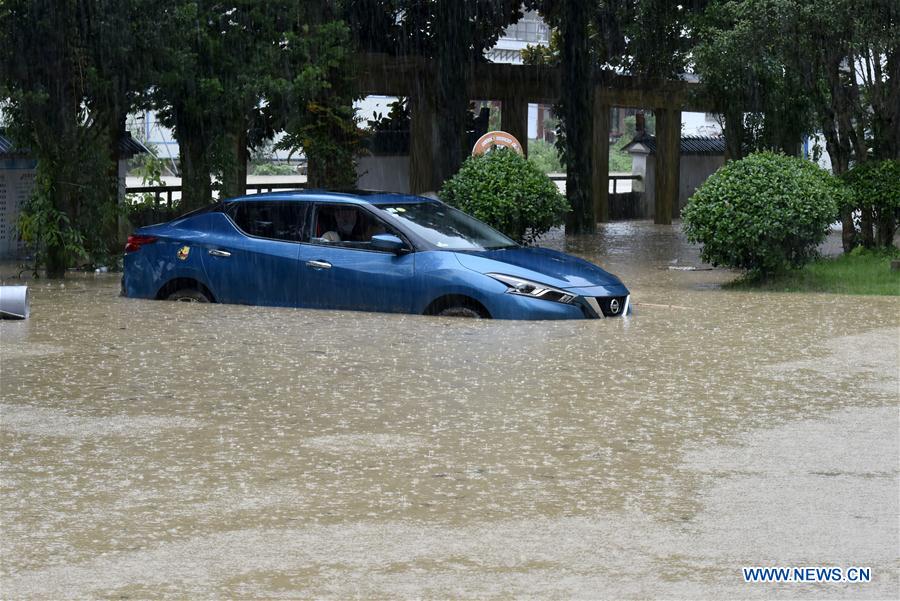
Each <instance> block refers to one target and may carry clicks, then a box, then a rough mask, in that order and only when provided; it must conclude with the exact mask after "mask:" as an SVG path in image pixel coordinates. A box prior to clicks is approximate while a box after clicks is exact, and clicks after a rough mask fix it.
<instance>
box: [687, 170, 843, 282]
mask: <svg viewBox="0 0 900 601" xmlns="http://www.w3.org/2000/svg"><path fill="white" fill-rule="evenodd" d="M843 188H844V187H843V186H842V185H841V184H840V182H839V181H838V180H837V179H836V178H834V177H833V176H831V175H830V174H829V173H827V172H826V171H823V170H822V169H820V168H819V167H817V166H816V165H815V164H813V163H811V162H809V161H806V160H803V159H799V158H795V157H788V156H784V155H781V154H775V153H771V152H760V153H755V154H751V155H749V156H748V157H746V158H744V159H742V160H740V161H733V162H730V163H726V164H725V165H724V166H722V167H721V168H720V169H719V170H718V171H717V172H716V173H714V174H713V175H712V176H710V178H709V179H708V180H706V182H704V183H703V184H702V185H701V186H700V187H699V188H698V189H697V191H696V192H695V193H694V195H693V196H692V197H691V199H690V202H688V205H687V207H685V209H684V211H682V217H683V219H684V230H685V233H686V234H687V237H688V240H689V241H690V242H695V243H700V244H702V245H703V247H702V249H701V257H702V258H703V260H704V261H707V262H709V263H712V264H713V265H726V266H728V267H736V268H740V269H746V270H749V271H751V272H755V273H757V274H766V273H771V272H775V271H778V270H780V269H782V268H784V267H786V266H795V267H796V266H800V265H802V264H804V263H805V262H807V261H808V260H809V259H810V258H811V257H812V256H814V255H815V251H816V246H818V245H819V244H820V243H821V242H822V241H823V240H824V239H825V236H826V235H827V234H828V227H829V225H830V224H831V223H833V222H834V221H835V219H836V218H837V206H838V205H837V203H838V201H839V199H840V198H841V197H842V195H843V194H844V192H843Z"/></svg>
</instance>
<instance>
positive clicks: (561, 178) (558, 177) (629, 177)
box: [550, 173, 643, 194]
mask: <svg viewBox="0 0 900 601" xmlns="http://www.w3.org/2000/svg"><path fill="white" fill-rule="evenodd" d="M550 179H552V180H553V181H555V182H564V181H566V175H565V173H563V174H560V175H551V176H550ZM641 179H643V178H642V177H641V176H640V175H638V174H636V173H629V174H628V175H610V176H609V181H611V182H612V183H613V189H612V192H610V194H618V193H619V192H618V189H617V188H618V182H619V181H620V180H632V181H640V180H641Z"/></svg>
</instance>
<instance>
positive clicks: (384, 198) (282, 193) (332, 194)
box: [223, 190, 434, 206]
mask: <svg viewBox="0 0 900 601" xmlns="http://www.w3.org/2000/svg"><path fill="white" fill-rule="evenodd" d="M259 200H297V201H303V202H329V203H347V204H371V205H376V206H377V205H394V204H413V203H420V202H433V201H434V199H433V198H428V197H427V196H415V195H413V194H399V193H396V192H379V191H376V190H341V191H337V190H277V191H274V192H264V193H262V194H247V195H246V196H238V197H235V198H228V199H224V201H223V202H252V201H259Z"/></svg>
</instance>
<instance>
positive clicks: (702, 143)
mask: <svg viewBox="0 0 900 601" xmlns="http://www.w3.org/2000/svg"><path fill="white" fill-rule="evenodd" d="M638 144H640V145H641V146H644V147H645V148H646V149H647V150H648V151H649V153H650V154H656V138H655V137H653V136H643V137H640V138H635V139H634V140H632V141H631V142H629V143H628V144H626V145H625V147H624V148H623V149H622V150H624V151H625V152H629V151H631V150H632V148H634V147H635V146H637V145H638ZM680 151H681V154H711V155H719V154H725V138H723V137H716V138H714V137H711V136H682V138H681V145H680Z"/></svg>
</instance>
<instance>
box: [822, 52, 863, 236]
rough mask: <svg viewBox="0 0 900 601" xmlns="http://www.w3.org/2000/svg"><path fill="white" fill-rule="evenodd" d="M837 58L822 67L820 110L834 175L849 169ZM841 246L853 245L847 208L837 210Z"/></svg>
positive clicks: (852, 226)
mask: <svg viewBox="0 0 900 601" xmlns="http://www.w3.org/2000/svg"><path fill="white" fill-rule="evenodd" d="M841 56H842V55H841V54H839V53H838V54H833V55H832V56H831V57H829V58H828V59H827V60H826V64H825V65H824V69H825V71H826V76H827V78H828V83H829V92H830V102H829V103H828V104H827V105H825V106H822V107H821V109H820V112H821V117H820V119H821V125H822V134H823V135H824V136H825V149H826V150H827V151H828V156H829V157H830V158H831V170H832V171H833V172H834V174H835V175H841V174H843V173H846V172H847V170H848V169H849V168H850V155H851V151H852V146H851V143H850V131H849V130H850V129H852V127H849V123H850V119H849V116H847V114H846V113H847V110H848V107H847V106H846V102H845V100H846V99H845V95H844V90H843V87H842V85H841V82H840V64H841ZM841 243H842V246H843V249H844V252H845V253H848V252H850V251H851V250H853V248H854V247H855V246H856V243H857V233H856V226H855V224H854V223H853V213H852V211H851V210H850V209H849V208H847V207H844V208H842V209H841Z"/></svg>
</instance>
